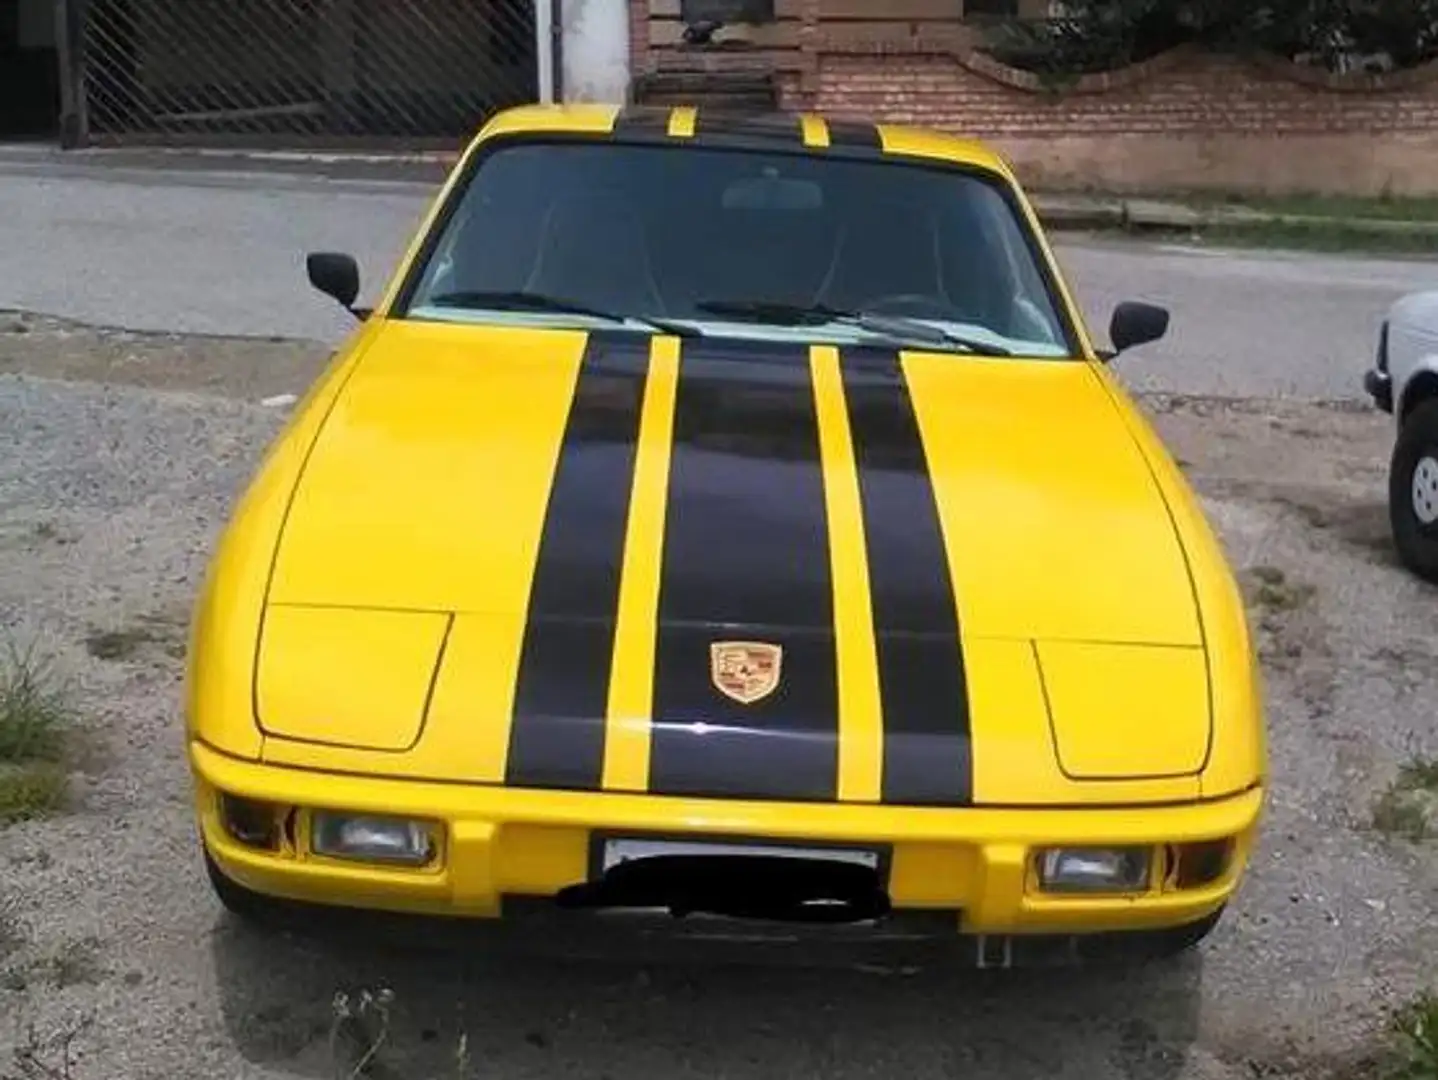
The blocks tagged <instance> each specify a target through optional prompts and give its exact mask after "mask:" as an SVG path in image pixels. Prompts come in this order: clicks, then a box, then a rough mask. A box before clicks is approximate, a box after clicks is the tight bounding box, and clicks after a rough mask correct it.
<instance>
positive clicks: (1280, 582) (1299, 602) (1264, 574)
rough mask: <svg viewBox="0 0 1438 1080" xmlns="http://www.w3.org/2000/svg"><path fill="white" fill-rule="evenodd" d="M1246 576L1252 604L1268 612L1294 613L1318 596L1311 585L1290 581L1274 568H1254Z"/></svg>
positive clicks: (1285, 575)
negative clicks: (1248, 580)
mask: <svg viewBox="0 0 1438 1080" xmlns="http://www.w3.org/2000/svg"><path fill="white" fill-rule="evenodd" d="M1248 576H1249V578H1250V579H1251V580H1252V588H1251V590H1250V591H1251V594H1252V599H1253V602H1254V603H1256V604H1258V605H1259V606H1260V607H1262V608H1265V609H1266V610H1268V611H1296V610H1297V609H1298V608H1301V607H1303V606H1304V605H1305V604H1307V603H1308V602H1309V601H1310V600H1312V599H1313V598H1314V597H1315V596H1317V595H1318V590H1317V589H1316V588H1314V587H1313V586H1312V585H1309V584H1307V583H1304V582H1296V581H1291V580H1290V579H1289V577H1288V575H1287V574H1285V573H1284V572H1283V571H1282V570H1280V569H1279V568H1278V567H1276V566H1255V567H1253V568H1251V569H1250V570H1249V571H1248Z"/></svg>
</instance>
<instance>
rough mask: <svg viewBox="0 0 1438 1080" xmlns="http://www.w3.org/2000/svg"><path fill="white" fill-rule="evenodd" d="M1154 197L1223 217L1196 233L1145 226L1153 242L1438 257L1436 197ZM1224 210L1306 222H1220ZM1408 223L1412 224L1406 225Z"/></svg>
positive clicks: (1192, 194)
mask: <svg viewBox="0 0 1438 1080" xmlns="http://www.w3.org/2000/svg"><path fill="white" fill-rule="evenodd" d="M1150 197H1151V198H1152V199H1153V200H1155V201H1158V202H1170V203H1176V204H1178V205H1181V206H1187V207H1190V208H1192V209H1193V210H1195V211H1198V212H1199V213H1200V214H1201V215H1204V216H1207V217H1211V218H1215V219H1218V220H1211V221H1208V222H1205V223H1203V224H1201V225H1199V226H1197V227H1195V228H1194V229H1191V230H1190V229H1187V228H1180V229H1176V230H1173V229H1170V230H1151V229H1145V230H1144V232H1145V234H1146V235H1148V236H1149V237H1151V238H1154V239H1169V240H1174V241H1180V242H1181V241H1185V240H1195V239H1196V240H1199V241H1201V242H1203V243H1205V244H1211V245H1213V246H1216V247H1238V248H1274V249H1289V250H1294V251H1314V252H1330V253H1334V254H1342V253H1346V252H1353V253H1368V254H1375V255H1383V254H1386V255H1409V256H1425V255H1426V256H1433V257H1438V198H1420V197H1405V196H1394V195H1380V196H1377V197H1372V198H1362V197H1358V196H1343V195H1315V194H1294V195H1243V194H1236V193H1222V192H1203V191H1194V192H1183V191H1174V192H1167V193H1160V192H1156V193H1153V194H1152V195H1151V196H1150ZM1226 211H1228V212H1238V211H1247V212H1253V213H1257V214H1272V215H1281V216H1283V217H1285V218H1289V219H1295V218H1304V219H1308V220H1302V221H1300V220H1284V221H1276V220H1275V221H1263V220H1255V221H1248V220H1239V219H1234V220H1223V218H1224V217H1225V212H1226ZM1410 222H1411V223H1414V227H1412V228H1404V227H1403V226H1404V224H1405V223H1410Z"/></svg>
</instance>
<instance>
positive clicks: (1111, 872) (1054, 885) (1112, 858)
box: [1038, 847, 1153, 893]
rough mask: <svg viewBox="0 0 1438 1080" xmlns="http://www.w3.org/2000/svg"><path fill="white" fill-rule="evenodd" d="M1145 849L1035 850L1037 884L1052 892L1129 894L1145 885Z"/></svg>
mask: <svg viewBox="0 0 1438 1080" xmlns="http://www.w3.org/2000/svg"><path fill="white" fill-rule="evenodd" d="M1152 862H1153V859H1152V856H1151V854H1150V852H1149V849H1148V848H1141V847H1135V848H1047V849H1044V850H1041V851H1040V852H1039V853H1038V872H1039V887H1040V888H1041V889H1043V890H1044V891H1045V892H1053V893H1131V892H1143V891H1144V890H1145V889H1147V888H1148V878H1149V867H1150V866H1151V865H1152Z"/></svg>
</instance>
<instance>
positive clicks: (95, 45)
mask: <svg viewBox="0 0 1438 1080" xmlns="http://www.w3.org/2000/svg"><path fill="white" fill-rule="evenodd" d="M82 18H83V50H82V53H81V55H82V57H83V61H82V66H83V72H84V76H83V79H84V81H83V85H84V92H85V99H86V100H85V104H86V111H87V114H88V122H89V125H88V126H89V132H90V136H91V138H92V139H93V140H94V141H97V142H112V141H147V142H153V141H161V142H174V141H184V142H192V141H196V142H224V141H234V140H236V139H239V140H243V141H250V140H255V139H258V140H261V141H270V142H276V141H282V140H286V139H288V140H289V141H297V140H303V141H307V142H308V141H314V140H324V141H331V140H336V139H338V140H342V141H349V140H351V139H360V140H367V139H373V138H376V137H379V138H385V137H388V138H401V139H409V140H413V139H424V138H446V139H449V138H454V137H462V136H464V135H467V134H469V133H471V132H473V131H474V130H475V129H476V128H477V127H478V126H479V125H480V124H482V123H483V121H484V120H485V118H486V117H487V116H488V115H490V114H491V113H492V112H494V111H495V110H496V109H500V108H504V107H506V106H509V105H515V104H521V103H524V102H528V101H534V100H535V99H536V98H537V96H538V93H539V87H538V74H537V72H538V59H537V56H536V40H535V38H536V36H535V14H534V2H533V0H85V6H84V8H83V15H82ZM247 137H248V138H247Z"/></svg>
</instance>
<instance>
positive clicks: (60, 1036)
mask: <svg viewBox="0 0 1438 1080" xmlns="http://www.w3.org/2000/svg"><path fill="white" fill-rule="evenodd" d="M94 1022H95V1018H94V1017H93V1016H87V1017H85V1018H84V1019H83V1020H81V1021H79V1022H78V1023H72V1024H69V1025H67V1026H66V1027H65V1028H63V1029H61V1030H60V1031H58V1032H55V1033H54V1034H52V1035H49V1036H45V1037H42V1036H41V1035H40V1033H39V1032H38V1031H37V1030H36V1029H35V1025H34V1023H29V1024H26V1025H25V1027H24V1029H23V1031H22V1037H21V1039H20V1040H19V1041H18V1043H17V1045H16V1046H15V1049H14V1050H13V1052H12V1060H13V1061H14V1064H15V1072H13V1073H11V1072H8V1071H7V1072H0V1080H70V1078H71V1077H73V1076H74V1075H75V1065H76V1058H77V1056H78V1055H77V1054H76V1053H75V1043H77V1042H78V1041H79V1039H80V1036H81V1035H83V1034H84V1033H85V1032H86V1031H87V1030H88V1029H89V1028H90V1027H91V1026H92V1025H93V1024H94Z"/></svg>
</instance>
